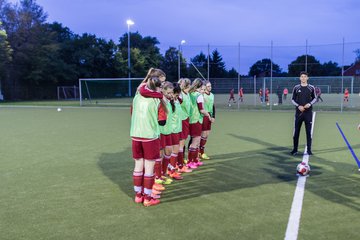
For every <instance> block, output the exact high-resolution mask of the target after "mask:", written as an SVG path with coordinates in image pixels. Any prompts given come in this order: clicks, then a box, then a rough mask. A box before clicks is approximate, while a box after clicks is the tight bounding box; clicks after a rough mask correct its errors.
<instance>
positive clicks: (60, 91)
mask: <svg viewBox="0 0 360 240" xmlns="http://www.w3.org/2000/svg"><path fill="white" fill-rule="evenodd" d="M57 97H58V100H77V99H79V87H77V86H59V87H57Z"/></svg>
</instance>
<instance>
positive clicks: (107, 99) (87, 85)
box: [79, 78, 143, 106]
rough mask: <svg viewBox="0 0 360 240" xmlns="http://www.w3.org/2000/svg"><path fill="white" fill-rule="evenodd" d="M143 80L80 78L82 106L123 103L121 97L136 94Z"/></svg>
mask: <svg viewBox="0 0 360 240" xmlns="http://www.w3.org/2000/svg"><path fill="white" fill-rule="evenodd" d="M142 80H143V78H130V79H129V78H80V79H79V99H80V106H84V105H95V104H96V105H119V104H120V105H121V100H120V99H121V98H128V97H131V96H134V94H135V92H136V89H137V87H138V86H139V84H140V83H141V82H142ZM129 89H131V92H129ZM129 94H130V95H129Z"/></svg>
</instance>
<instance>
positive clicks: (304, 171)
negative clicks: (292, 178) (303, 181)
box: [296, 162, 310, 176]
mask: <svg viewBox="0 0 360 240" xmlns="http://www.w3.org/2000/svg"><path fill="white" fill-rule="evenodd" d="M296 172H297V173H298V174H299V175H301V176H306V175H308V174H309V173H310V166H309V165H308V164H306V163H304V162H301V163H299V164H298V165H297V167H296Z"/></svg>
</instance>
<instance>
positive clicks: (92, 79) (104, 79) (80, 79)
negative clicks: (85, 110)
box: [79, 78, 144, 106]
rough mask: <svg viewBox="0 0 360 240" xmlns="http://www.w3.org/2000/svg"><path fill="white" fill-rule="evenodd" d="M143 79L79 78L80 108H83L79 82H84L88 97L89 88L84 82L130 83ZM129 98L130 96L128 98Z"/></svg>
mask: <svg viewBox="0 0 360 240" xmlns="http://www.w3.org/2000/svg"><path fill="white" fill-rule="evenodd" d="M143 79H144V78H79V98H80V106H83V101H82V99H83V95H82V86H81V82H82V81H83V82H85V86H86V91H87V93H88V95H89V97H90V96H91V95H90V92H89V88H88V87H87V84H86V82H90V81H97V82H99V81H128V82H130V83H131V82H132V81H139V80H143ZM128 97H130V96H128ZM89 101H90V102H91V97H90V99H89Z"/></svg>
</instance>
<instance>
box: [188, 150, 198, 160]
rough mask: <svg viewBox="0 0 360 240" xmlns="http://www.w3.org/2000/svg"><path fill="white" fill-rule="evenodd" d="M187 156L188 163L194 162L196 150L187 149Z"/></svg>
mask: <svg viewBox="0 0 360 240" xmlns="http://www.w3.org/2000/svg"><path fill="white" fill-rule="evenodd" d="M188 152H189V154H188V159H189V161H188V162H194V161H195V158H196V149H195V148H189V151H188Z"/></svg>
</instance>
